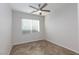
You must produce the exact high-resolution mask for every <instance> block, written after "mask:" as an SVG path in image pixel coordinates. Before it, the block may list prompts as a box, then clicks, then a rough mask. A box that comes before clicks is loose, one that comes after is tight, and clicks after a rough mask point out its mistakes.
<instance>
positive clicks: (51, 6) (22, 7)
mask: <svg viewBox="0 0 79 59" xmlns="http://www.w3.org/2000/svg"><path fill="white" fill-rule="evenodd" d="M38 4H39V3H10V6H11V8H12V9H13V10H17V11H21V12H26V13H31V12H32V11H34V9H33V8H30V7H29V6H30V5H32V6H35V7H37V8H38ZM41 5H43V3H41ZM61 5H62V4H61V3H48V5H47V6H46V7H45V8H44V9H47V10H50V11H51V12H53V11H54V10H55V9H58V8H59V7H60V6H61Z"/></svg>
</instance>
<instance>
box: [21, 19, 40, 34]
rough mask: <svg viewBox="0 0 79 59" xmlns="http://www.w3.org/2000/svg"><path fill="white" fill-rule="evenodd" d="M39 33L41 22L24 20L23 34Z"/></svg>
mask: <svg viewBox="0 0 79 59" xmlns="http://www.w3.org/2000/svg"><path fill="white" fill-rule="evenodd" d="M39 31H40V25H39V20H31V19H22V32H23V33H31V32H39Z"/></svg>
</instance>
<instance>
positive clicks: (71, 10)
mask: <svg viewBox="0 0 79 59" xmlns="http://www.w3.org/2000/svg"><path fill="white" fill-rule="evenodd" d="M51 8H52V7H51ZM52 11H53V12H51V14H49V15H48V16H46V17H45V25H46V26H45V27H46V34H47V35H46V36H47V40H49V41H51V42H53V43H55V44H58V45H60V46H63V47H65V48H68V49H70V50H72V51H75V52H78V53H79V49H78V47H79V46H78V43H79V42H78V38H77V32H78V30H77V4H72V3H71V4H62V6H61V7H60V8H58V9H55V10H53V8H52Z"/></svg>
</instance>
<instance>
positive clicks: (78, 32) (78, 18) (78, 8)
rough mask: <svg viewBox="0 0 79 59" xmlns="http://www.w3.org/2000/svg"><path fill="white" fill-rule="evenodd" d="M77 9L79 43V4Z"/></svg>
mask: <svg viewBox="0 0 79 59" xmlns="http://www.w3.org/2000/svg"><path fill="white" fill-rule="evenodd" d="M77 8H78V14H77V15H78V42H79V3H78V4H77ZM78 50H79V43H78Z"/></svg>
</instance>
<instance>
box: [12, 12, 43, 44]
mask: <svg viewBox="0 0 79 59" xmlns="http://www.w3.org/2000/svg"><path fill="white" fill-rule="evenodd" d="M22 18H26V19H37V20H40V30H41V31H40V32H39V33H38V32H37V33H29V34H27V33H26V34H23V33H22V29H21V19H22ZM12 36H13V44H14V45H16V44H21V43H26V42H31V41H36V40H41V39H44V17H42V16H37V15H31V14H27V13H23V12H19V11H13V35H12Z"/></svg>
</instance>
